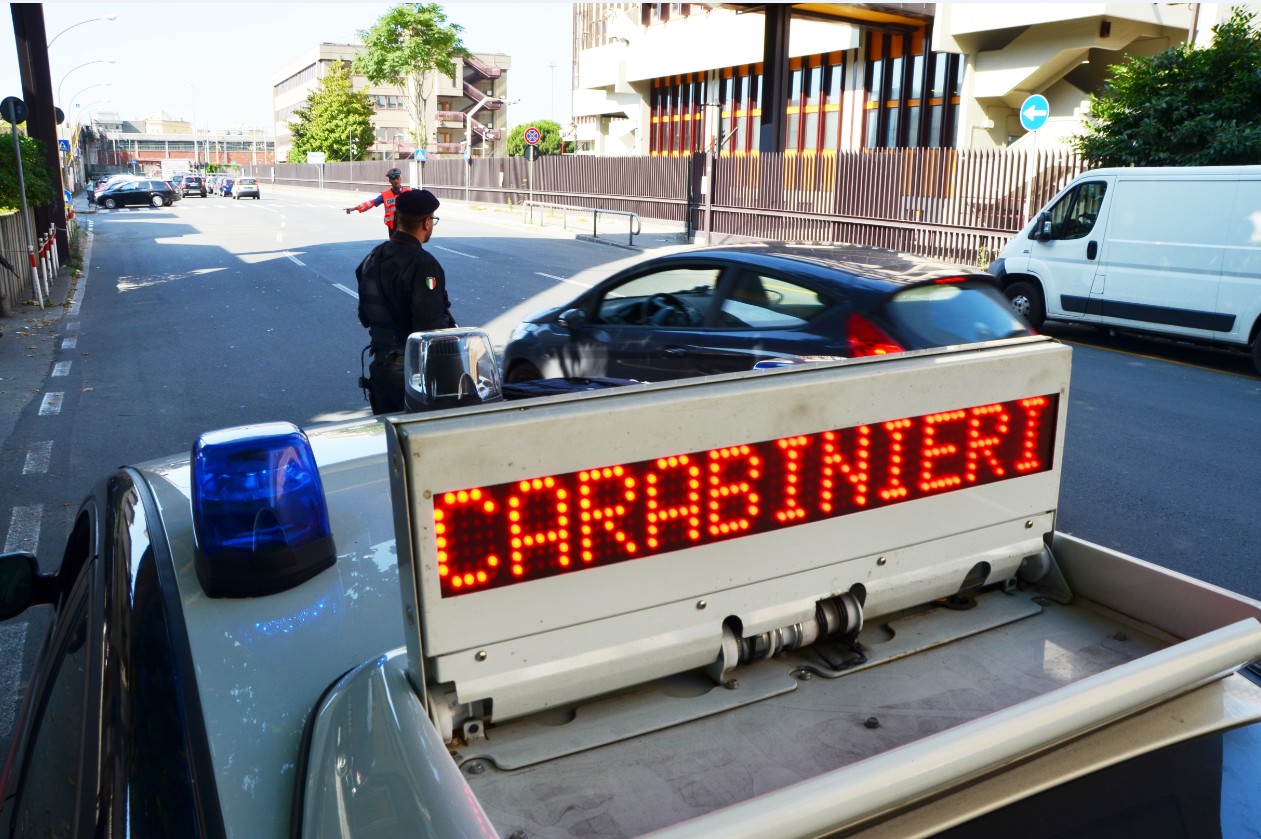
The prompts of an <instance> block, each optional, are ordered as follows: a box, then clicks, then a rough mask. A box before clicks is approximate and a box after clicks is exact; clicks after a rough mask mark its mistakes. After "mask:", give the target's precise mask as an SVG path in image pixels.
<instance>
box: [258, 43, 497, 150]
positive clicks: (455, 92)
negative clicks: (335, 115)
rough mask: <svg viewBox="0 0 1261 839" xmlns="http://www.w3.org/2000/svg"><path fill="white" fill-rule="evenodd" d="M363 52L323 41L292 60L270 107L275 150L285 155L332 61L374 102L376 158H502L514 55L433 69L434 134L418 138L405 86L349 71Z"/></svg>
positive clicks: (429, 121) (430, 119) (429, 112)
mask: <svg viewBox="0 0 1261 839" xmlns="http://www.w3.org/2000/svg"><path fill="white" fill-rule="evenodd" d="M362 51H363V46H362V45H360V44H320V45H318V46H316V47H313V48H312V49H310V50H308V51H307V52H306V53H304V54H303V55H302V56H300V57H298V58H297V59H295V60H294V61H292V62H290V63H289V64H288V65H287V66H286V67H284V68H283V69H282V70H281V71H280V72H278V73H277V74H276V75H275V76H273V78H272V111H273V119H274V120H275V126H274V128H275V134H276V148H277V154H278V155H279V157H280V159H281V160H287V159H288V154H289V150H290V149H291V148H292V147H293V136H292V133H291V130H290V127H289V126H290V123H291V122H292V121H293V120H294V113H295V111H297V109H299V108H301V107H302V106H303V105H304V104H305V103H306V100H307V96H308V95H309V94H310V93H311V92H312V91H314V90H316V89H317V88H318V87H319V85H320V84H321V83H322V82H323V79H324V77H325V76H326V75H327V74H328V68H329V67H330V66H332V64H333V62H340V63H341V64H342V65H343V66H344V67H345V68H346V72H347V74H348V75H349V76H350V80H351V87H352V89H354V90H355V91H362V92H364V93H367V94H368V96H369V97H370V98H371V100H372V107H373V111H374V114H373V118H372V125H373V129H374V131H375V134H376V137H375V142H374V143H373V144H372V147H371V148H370V149H369V153H370V156H371V157H372V158H375V159H386V160H393V159H399V158H406V159H411V158H412V156H413V154H414V152H415V151H416V150H417V149H418V148H424V150H425V152H426V153H427V154H429V155H436V156H460V155H463V154H464V153H465V150H466V149H468V153H469V154H470V155H472V156H485V157H503V156H505V155H506V154H507V146H506V143H504V139H505V138H506V137H507V135H508V131H507V126H508V107H509V106H508V103H507V98H508V76H509V72H508V71H509V70H510V69H511V67H512V59H511V58H510V57H509V56H506V55H502V54H499V53H479V54H475V55H473V56H471V57H469V58H467V59H464V60H460V59H458V58H457V59H456V60H455V67H456V70H455V76H454V77H453V78H451V77H447V76H443V75H441V74H436V73H435V74H434V77H433V80H432V82H433V83H432V85H431V86H430V87H429V89H430V90H432V91H433V93H432V95H430V96H429V98H428V101H427V103H426V105H425V112H426V113H425V124H426V126H427V132H426V133H427V134H428V137H427V138H426V141H425V143H424V144H423V145H420V144H418V143H417V142H416V139H415V135H416V131H417V126H416V125H414V124H413V120H412V118H411V116H410V114H409V113H408V110H407V105H406V102H405V100H404V96H403V91H402V89H401V88H398V87H394V86H392V85H374V84H372V83H371V82H369V81H368V79H366V78H365V77H363V76H359V75H356V74H355V73H354V72H353V71H352V70H351V62H353V61H354V59H355V56H357V55H358V54H359V53H360V52H362Z"/></svg>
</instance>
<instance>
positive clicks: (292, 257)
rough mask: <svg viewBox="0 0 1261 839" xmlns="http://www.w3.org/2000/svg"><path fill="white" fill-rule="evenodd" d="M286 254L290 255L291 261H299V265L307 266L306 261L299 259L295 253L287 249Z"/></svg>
mask: <svg viewBox="0 0 1261 839" xmlns="http://www.w3.org/2000/svg"><path fill="white" fill-rule="evenodd" d="M285 256H287V257H289V259H290V261H292V262H296V263H298V264H299V265H301V266H302V267H303V268H305V267H306V263H305V262H303V261H302V260H301V259H298V258H297V257H296V256H294V255H293V254H291V253H289V252H288V251H285Z"/></svg>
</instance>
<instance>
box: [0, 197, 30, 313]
mask: <svg viewBox="0 0 1261 839" xmlns="http://www.w3.org/2000/svg"><path fill="white" fill-rule="evenodd" d="M0 256H3V257H4V259H5V262H7V263H9V265H11V266H13V270H9V269H8V268H6V267H5V266H3V265H0V315H7V314H9V313H10V312H12V311H13V309H14V307H16V306H17V305H19V304H20V303H22V302H23V301H24V300H29V299H30V298H31V297H33V296H34V292H33V291H32V289H31V275H30V268H29V267H27V266H28V265H29V260H28V256H27V248H26V226H25V225H24V224H23V223H22V213H21V212H18V211H15V212H11V213H5V214H4V215H0Z"/></svg>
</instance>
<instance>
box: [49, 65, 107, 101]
mask: <svg viewBox="0 0 1261 839" xmlns="http://www.w3.org/2000/svg"><path fill="white" fill-rule="evenodd" d="M113 63H114V59H112V58H98V59H96V60H95V61H85V62H83V63H82V64H80V65H79V66H78V67H71V68H70V71H69V72H67V73H66V75H65V76H62V77H61V81H60V82H58V83H57V101H58V102H61V86H62V85H63V84H65V83H66V78H67V77H68V76H69V75H70V73H73V72H74V71H75V70H78V69H80V68H83V67H87V66H88V65H89V64H113Z"/></svg>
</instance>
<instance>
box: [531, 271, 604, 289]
mask: <svg viewBox="0 0 1261 839" xmlns="http://www.w3.org/2000/svg"><path fill="white" fill-rule="evenodd" d="M534 273H535V274H538V275H539V276H540V277H547V278H548V279H549V280H559V281H560V282H562V283H569V284H570V285H576V286H580V287H581V288H591V283H580V282H578V281H577V280H571V279H569V278H568V277H558V276H556V275H555V274H544V273H543V272H542V271H535V272H534Z"/></svg>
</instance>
